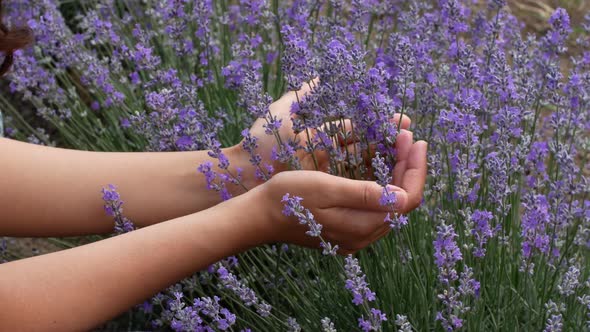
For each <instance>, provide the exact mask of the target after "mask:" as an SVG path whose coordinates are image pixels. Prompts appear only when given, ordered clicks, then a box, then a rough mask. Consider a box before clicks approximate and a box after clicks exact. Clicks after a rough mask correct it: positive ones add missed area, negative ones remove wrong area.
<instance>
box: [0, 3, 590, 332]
mask: <svg viewBox="0 0 590 332" xmlns="http://www.w3.org/2000/svg"><path fill="white" fill-rule="evenodd" d="M481 2H482V4H479V5H478V6H475V5H474V4H473V1H463V0H439V1H398V0H388V1H356V0H350V1H345V0H342V1H323V0H292V1H281V2H279V1H276V0H271V1H263V0H240V1H230V0H223V1H207V0H192V1H188V0H183V1H173V0H158V1H145V2H129V1H113V0H101V1H97V2H96V3H95V4H92V5H84V4H81V5H80V13H79V15H77V16H76V17H75V18H74V19H71V20H65V19H64V17H63V16H62V14H61V12H60V10H59V6H58V5H57V4H56V2H54V1H50V0H34V1H30V3H28V4H27V5H26V6H25V5H24V4H22V3H21V2H18V1H13V2H12V3H11V2H8V4H9V11H10V13H11V16H10V19H11V20H12V22H13V23H18V22H25V23H27V24H28V25H29V26H30V27H31V28H32V29H33V30H34V31H35V32H36V44H35V46H34V47H33V48H32V49H30V50H27V51H23V52H20V53H17V54H15V56H16V59H15V67H14V69H13V72H12V74H11V75H10V77H9V81H8V85H9V88H10V91H7V92H2V93H0V108H1V109H2V111H4V113H5V115H6V116H7V120H8V121H7V126H6V128H5V129H4V134H6V135H7V136H9V137H13V138H18V139H22V140H27V139H29V140H30V141H33V142H35V143H39V144H53V142H55V143H56V144H57V145H60V146H66V147H74V148H80V149H92V150H109V151H144V150H150V151H168V150H195V149H207V150H210V156H211V157H212V158H213V159H215V161H212V162H210V163H206V164H203V165H195V168H197V167H198V168H199V171H200V172H201V173H203V174H205V176H206V178H207V180H208V181H207V182H208V186H209V187H210V189H213V190H216V191H218V192H220V193H221V195H222V197H223V198H224V199H231V196H230V195H229V191H228V188H229V187H230V186H242V185H243V183H241V180H240V174H232V173H231V172H229V164H228V163H229V160H228V159H227V158H226V157H225V156H224V155H223V153H222V152H221V147H222V146H228V145H232V144H237V143H239V142H240V141H241V144H242V147H243V149H244V150H245V151H246V152H247V153H248V155H249V156H250V161H251V163H252V164H253V166H254V167H255V168H256V175H257V177H258V179H259V180H260V181H266V180H268V179H270V178H271V177H272V175H273V174H275V173H276V172H277V171H279V170H290V169H300V168H305V169H316V170H319V171H324V172H328V173H331V174H334V175H338V176H343V177H348V178H352V179H364V180H367V179H368V180H374V181H376V182H377V183H379V184H380V185H382V186H383V188H384V189H383V190H384V191H383V196H382V198H381V202H380V203H381V204H383V205H385V206H390V207H391V208H392V211H391V213H390V214H389V215H388V217H387V218H386V220H384V222H388V223H390V225H391V229H392V231H391V234H390V235H389V236H387V237H386V238H384V239H383V240H381V241H379V242H377V243H376V244H374V245H373V246H372V247H370V248H369V249H367V250H365V251H362V252H359V253H358V254H356V256H355V257H352V256H349V257H347V258H345V259H344V260H342V259H341V258H339V257H334V256H332V255H322V253H316V252H313V251H309V250H304V249H300V248H293V247H289V248H288V249H287V250H284V249H282V248H280V246H274V247H272V246H269V247H266V248H260V249H257V250H253V251H251V252H249V253H247V254H244V255H241V256H240V257H239V260H240V263H239V264H236V262H235V261H234V260H233V259H230V260H226V261H223V262H220V263H218V264H217V265H215V266H213V267H211V268H210V270H209V271H203V272H200V273H198V274H196V275H195V276H193V277H192V278H189V279H187V280H185V281H182V282H180V283H179V284H177V285H175V286H172V287H171V288H170V289H168V290H166V291H163V292H162V293H161V294H158V295H156V296H155V297H154V299H152V300H151V302H149V303H146V304H144V305H143V306H139V308H138V309H136V310H137V311H141V312H143V313H145V314H146V316H145V317H146V318H145V320H146V321H147V325H146V322H144V321H138V322H135V323H136V324H137V326H142V325H143V326H151V324H152V323H153V324H154V325H153V328H155V329H161V328H171V329H176V330H195V329H197V328H196V327H197V326H199V327H202V326H207V327H208V328H209V329H213V330H227V329H240V328H244V329H245V328H252V329H254V330H262V331H264V330H294V331H297V330H320V329H323V330H325V331H333V330H335V329H338V330H342V331H350V330H359V329H362V330H365V331H371V330H374V331H379V330H382V331H390V330H398V329H399V330H400V331H409V330H412V329H415V330H445V331H453V330H461V329H463V330H468V331H470V330H475V331H480V330H503V329H522V330H546V331H561V330H574V329H581V330H582V329H587V328H590V325H589V323H588V322H589V321H590V300H589V299H590V293H589V292H590V268H589V267H590V255H589V249H590V200H589V197H588V193H589V191H590V185H589V180H588V174H589V171H590V168H589V166H588V165H589V164H588V152H589V150H590V140H589V135H588V134H589V130H590V111H588V109H589V108H588V107H589V100H590V98H589V97H588V96H589V94H590V52H588V51H587V50H588V47H589V46H590V39H589V36H590V16H588V17H587V19H586V21H585V22H584V23H582V24H581V26H580V27H572V24H571V22H570V19H569V16H568V13H567V12H566V11H565V10H563V9H557V10H556V11H555V13H554V14H553V15H552V16H551V19H550V20H549V26H550V28H549V30H548V31H547V32H546V33H545V34H544V35H542V36H535V35H526V34H525V33H524V31H523V26H522V24H521V23H520V22H519V21H518V20H517V19H516V18H515V17H513V16H512V15H511V14H510V11H509V9H508V8H507V6H506V3H505V1H501V0H490V1H485V3H483V2H484V1H481ZM574 28H575V29H574ZM572 46H573V47H574V48H575V49H577V50H579V51H575V50H572V49H571V48H572ZM301 86H304V87H306V88H307V90H309V91H311V92H310V93H306V94H301V95H300V94H297V95H296V99H297V102H296V103H294V104H293V105H292V106H291V117H290V118H281V117H279V116H277V115H276V114H273V113H272V112H271V111H270V110H269V105H270V104H271V103H272V101H273V100H274V99H275V98H277V97H278V96H279V95H281V94H282V93H283V92H284V91H286V90H297V89H299V88H300V87H301ZM18 99H22V100H23V101H24V102H25V103H26V106H28V107H30V108H31V109H33V110H34V111H35V114H36V119H35V120H31V119H27V118H25V117H23V115H22V114H21V113H20V112H18V111H17V110H18V109H19V108H21V107H22V106H21V105H16V104H15V103H14V100H18ZM395 113H398V114H405V115H409V116H410V117H411V118H412V120H413V123H412V131H413V132H414V137H415V138H421V139H425V140H427V141H428V142H429V180H428V184H427V188H426V192H425V196H424V200H423V203H422V205H421V207H420V208H419V209H418V210H416V211H415V212H413V213H411V214H410V215H408V216H401V215H397V214H395V212H394V209H393V208H394V206H395V201H396V197H395V194H394V193H393V191H391V190H390V189H389V188H390V187H388V184H389V183H390V182H391V174H392V170H393V169H394V168H395V166H396V165H397V154H398V153H399V151H396V149H395V142H396V140H397V137H398V135H399V133H400V127H401V120H400V122H393V121H391V119H392V118H393V117H394V114H395ZM255 119H260V120H259V121H263V123H264V131H265V132H264V134H263V135H268V136H269V137H272V138H273V139H275V140H276V144H275V148H274V150H273V153H272V156H271V159H270V160H269V159H264V158H263V156H261V155H260V151H258V143H259V141H260V140H261V139H262V138H263V137H262V136H259V137H257V136H256V135H254V134H252V133H251V132H250V131H248V130H244V129H246V128H249V127H250V125H251V124H252V123H253V121H255ZM33 123H35V125H33ZM36 126H40V127H42V128H41V130H39V129H37V128H36ZM285 132H289V133H292V134H289V135H285ZM46 133H50V135H47V134H46ZM265 137H266V136H265ZM343 141H345V142H348V141H354V142H355V144H352V145H351V148H350V149H342V148H341V144H339V143H340V142H343ZM213 162H216V163H218V164H219V166H220V167H219V168H220V169H221V170H222V171H221V172H217V173H216V172H214V171H213V168H212V165H213ZM394 175H395V174H394ZM246 189H249V188H246ZM103 194H104V197H105V201H106V202H107V206H108V208H107V212H110V214H111V215H112V216H113V217H114V218H115V221H116V222H117V225H118V227H119V229H121V230H130V227H128V225H127V223H126V222H127V220H126V219H125V218H124V217H123V216H122V211H121V203H120V200H119V197H118V195H117V194H116V193H115V191H114V188H108V189H105V191H104V192H103ZM280 199H281V198H280V197H277V202H278V201H280ZM284 203H286V209H285V211H286V214H287V215H294V216H295V217H296V219H298V220H299V222H301V223H305V224H306V225H307V226H309V231H308V234H309V235H312V236H318V237H319V236H320V235H321V228H322V225H320V224H318V223H317V222H316V221H315V220H314V218H313V215H311V213H309V211H307V210H306V209H305V206H304V205H305V202H303V201H301V199H299V198H297V197H294V196H292V195H286V196H285V197H284ZM293 222H297V221H296V220H295V218H294V221H293ZM359 222H362V221H359ZM336 245H337V244H336V243H335V244H329V243H325V244H324V251H325V252H327V253H334V252H337V251H336V250H337V248H336ZM238 276H239V277H238ZM368 285H371V289H369V288H368ZM373 291H374V292H373ZM351 293H352V296H351ZM351 301H353V303H351ZM354 304H356V305H357V306H355V305H354ZM369 304H370V305H369ZM271 307H272V309H271ZM234 315H235V316H234ZM327 317H329V319H327ZM351 317H355V319H351ZM358 317H360V320H357V319H356V318H358Z"/></svg>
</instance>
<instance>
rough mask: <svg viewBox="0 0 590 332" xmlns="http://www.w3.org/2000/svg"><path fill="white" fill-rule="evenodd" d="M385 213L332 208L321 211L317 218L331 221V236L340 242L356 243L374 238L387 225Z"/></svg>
mask: <svg viewBox="0 0 590 332" xmlns="http://www.w3.org/2000/svg"><path fill="white" fill-rule="evenodd" d="M386 215H387V213H385V212H376V211H366V210H356V209H348V208H331V209H325V210H320V211H318V212H317V216H318V217H320V218H321V219H322V220H330V224H329V228H330V232H331V233H330V234H332V236H333V237H334V238H337V239H339V240H340V242H356V241H362V240H367V239H370V238H371V237H372V235H373V234H374V233H375V231H376V230H379V229H381V227H383V225H384V224H385V222H384V220H385V216H386Z"/></svg>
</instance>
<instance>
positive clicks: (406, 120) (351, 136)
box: [321, 113, 412, 146]
mask: <svg viewBox="0 0 590 332" xmlns="http://www.w3.org/2000/svg"><path fill="white" fill-rule="evenodd" d="M400 118H401V119H402V121H401V127H402V129H405V130H407V129H408V128H410V125H411V124H412V120H411V119H410V117H408V116H407V115H403V116H402V115H401V114H399V113H396V114H394V115H393V118H391V119H390V120H389V121H390V122H392V123H395V124H399V123H400ZM343 125H344V126H343ZM330 128H336V129H338V130H340V131H341V132H342V134H339V135H338V142H339V143H340V145H342V146H345V145H348V144H352V143H355V142H358V141H359V137H358V136H357V133H356V132H355V131H354V124H353V123H352V122H351V120H350V119H344V120H343V121H340V120H338V121H330V122H327V123H325V124H324V126H322V128H321V129H322V130H323V131H326V130H327V129H330Z"/></svg>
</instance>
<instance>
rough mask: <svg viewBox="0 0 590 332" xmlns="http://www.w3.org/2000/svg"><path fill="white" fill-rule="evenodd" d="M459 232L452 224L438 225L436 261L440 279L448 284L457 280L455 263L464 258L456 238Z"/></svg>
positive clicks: (435, 246)
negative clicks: (456, 231)
mask: <svg viewBox="0 0 590 332" xmlns="http://www.w3.org/2000/svg"><path fill="white" fill-rule="evenodd" d="M456 237H457V233H455V229H454V228H453V226H452V225H445V224H442V225H440V226H438V227H437V231H436V240H434V243H433V245H434V261H435V263H436V265H437V266H438V269H439V280H440V282H442V283H443V284H448V283H450V282H452V281H454V280H457V278H458V275H457V271H456V270H455V263H457V262H458V261H460V260H462V259H463V255H462V254H461V250H459V247H458V245H457V242H456V240H455V238H456Z"/></svg>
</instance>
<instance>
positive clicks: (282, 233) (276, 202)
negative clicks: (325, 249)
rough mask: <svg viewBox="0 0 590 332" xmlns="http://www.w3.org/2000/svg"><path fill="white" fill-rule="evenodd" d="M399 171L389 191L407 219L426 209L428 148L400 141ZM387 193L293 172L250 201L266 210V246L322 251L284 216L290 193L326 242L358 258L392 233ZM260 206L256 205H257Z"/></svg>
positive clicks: (347, 181)
mask: <svg viewBox="0 0 590 332" xmlns="http://www.w3.org/2000/svg"><path fill="white" fill-rule="evenodd" d="M398 144H400V146H399V147H398V150H399V151H400V152H401V153H400V155H399V156H398V158H399V161H398V165H399V167H396V169H395V170H394V171H393V176H394V179H393V184H392V185H391V186H390V188H389V191H390V192H391V191H393V192H395V193H396V197H397V202H396V204H395V212H397V213H401V214H405V213H408V212H410V211H411V210H413V209H415V208H416V207H418V206H419V205H420V202H421V200H422V194H423V189H424V184H425V181H426V149H427V144H426V142H423V141H420V142H416V143H413V144H412V138H411V134H410V133H409V132H405V134H403V138H402V139H401V140H399V143H398ZM382 192H383V188H382V187H380V186H379V185H378V184H377V183H375V182H372V181H360V180H350V179H346V178H342V177H337V176H333V175H329V174H325V173H322V172H314V171H291V172H282V173H279V174H277V175H275V176H274V177H273V178H272V179H270V180H269V181H268V182H267V183H265V184H264V185H262V186H260V187H258V188H256V189H255V190H253V191H252V192H251V193H248V194H246V195H244V196H245V197H244V198H246V197H250V199H253V200H254V201H255V202H256V203H255V204H256V205H257V206H260V207H264V209H263V211H265V212H264V213H263V215H264V217H263V218H261V219H260V220H261V221H262V222H263V223H265V226H263V227H262V228H261V229H267V230H268V232H265V236H266V241H264V242H287V243H292V244H296V245H301V246H306V247H314V248H317V247H318V246H319V243H320V241H319V239H317V238H313V237H310V236H309V235H306V234H305V232H306V231H307V229H306V227H307V226H305V225H301V224H299V223H298V221H297V220H296V218H294V217H286V216H284V215H283V213H282V210H283V204H282V203H281V198H282V197H283V196H284V195H285V194H286V193H289V194H290V195H292V196H299V197H301V198H303V201H302V205H303V206H304V207H305V208H307V209H308V210H310V211H311V213H312V214H313V215H314V216H315V220H316V221H317V222H318V223H319V224H321V225H322V226H323V229H322V237H323V238H324V239H325V240H326V241H329V242H330V243H331V244H333V245H338V246H340V248H341V249H340V250H339V251H338V252H339V253H341V254H346V253H351V252H355V251H357V250H360V249H362V248H364V247H366V246H368V245H369V244H371V243H372V242H374V241H376V240H378V239H379V238H381V237H382V236H384V235H385V234H387V233H388V232H389V230H390V227H389V224H387V223H385V222H384V218H385V215H386V213H387V212H391V211H390V207H386V206H381V205H380V204H379V198H380V197H381V194H382ZM252 203H253V204H254V202H252Z"/></svg>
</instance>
